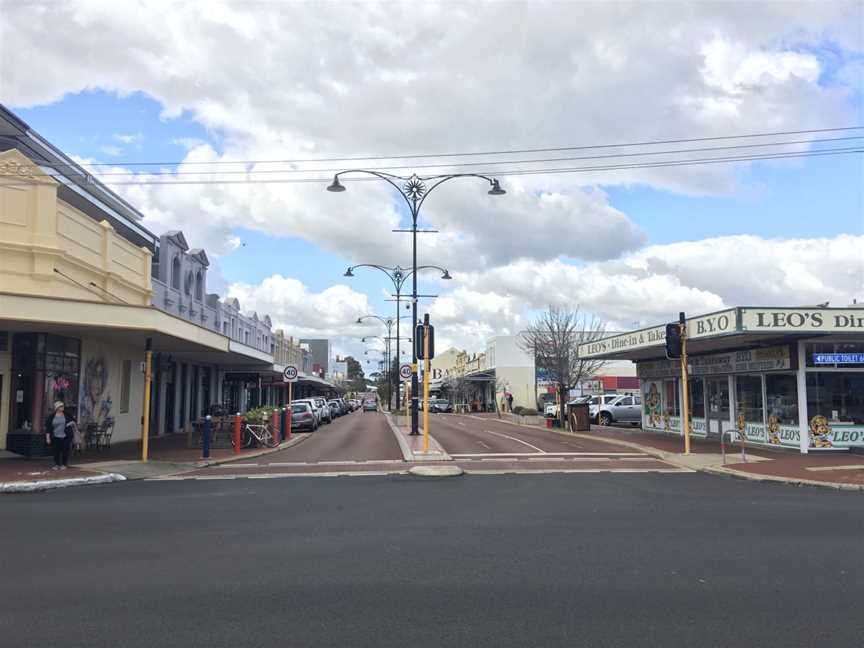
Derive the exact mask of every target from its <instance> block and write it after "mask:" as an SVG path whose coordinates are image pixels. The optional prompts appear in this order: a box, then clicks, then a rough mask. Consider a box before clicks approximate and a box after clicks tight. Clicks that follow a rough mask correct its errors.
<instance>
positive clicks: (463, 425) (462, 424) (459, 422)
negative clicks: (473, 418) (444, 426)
mask: <svg viewBox="0 0 864 648" xmlns="http://www.w3.org/2000/svg"><path fill="white" fill-rule="evenodd" d="M456 422H457V423H458V424H459V425H461V426H462V427H465V424H464V423H463V422H462V421H456Z"/></svg>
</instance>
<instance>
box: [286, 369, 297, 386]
mask: <svg viewBox="0 0 864 648" xmlns="http://www.w3.org/2000/svg"><path fill="white" fill-rule="evenodd" d="M283 379H284V381H285V382H295V381H296V380H297V367H295V366H294V365H288V366H287V367H285V373H284V374H283Z"/></svg>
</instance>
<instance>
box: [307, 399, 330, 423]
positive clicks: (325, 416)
mask: <svg viewBox="0 0 864 648" xmlns="http://www.w3.org/2000/svg"><path fill="white" fill-rule="evenodd" d="M312 400H314V401H315V403H316V404H317V405H318V407H320V408H321V420H322V422H324V423H332V422H333V412H331V411H330V406H329V405H328V404H327V399H326V398H321V397H320V396H316V397H315V398H313V399H312Z"/></svg>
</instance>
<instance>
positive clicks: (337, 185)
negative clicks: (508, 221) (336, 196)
mask: <svg viewBox="0 0 864 648" xmlns="http://www.w3.org/2000/svg"><path fill="white" fill-rule="evenodd" d="M327 191H333V192H335V193H339V192H340V191H345V185H343V184H342V183H340V182H339V176H338V175H334V176H333V184H331V185H328V186H327ZM490 193H491V192H490Z"/></svg>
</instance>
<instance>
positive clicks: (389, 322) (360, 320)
mask: <svg viewBox="0 0 864 648" xmlns="http://www.w3.org/2000/svg"><path fill="white" fill-rule="evenodd" d="M364 319H376V320H378V321H379V322H381V323H382V324H383V325H384V326H385V327H387V338H386V349H385V356H386V362H387V386H388V387H387V388H388V389H389V391H390V393H389V394H388V396H387V404H388V406H389V408H390V409H392V408H393V386H392V382H393V381H392V373H393V367H392V366H391V365H392V363H393V360H392V358H391V356H390V340H392V339H393V324H396V327H397V328H396V330H397V338H396V344H397V347H396V352H397V353H398V352H399V347H398V344H399V338H398V330H399V328H398V327H399V320H400V319H403V318H402V317H396V318H392V317H388V318H386V319H385V318H383V317H381V316H379V315H363V316H361V317H358V318H357V324H362V323H363V320H364ZM370 337H371V336H370ZM363 339H364V341H365V339H366V338H363ZM397 358H398V357H397ZM397 362H398V359H397Z"/></svg>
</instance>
